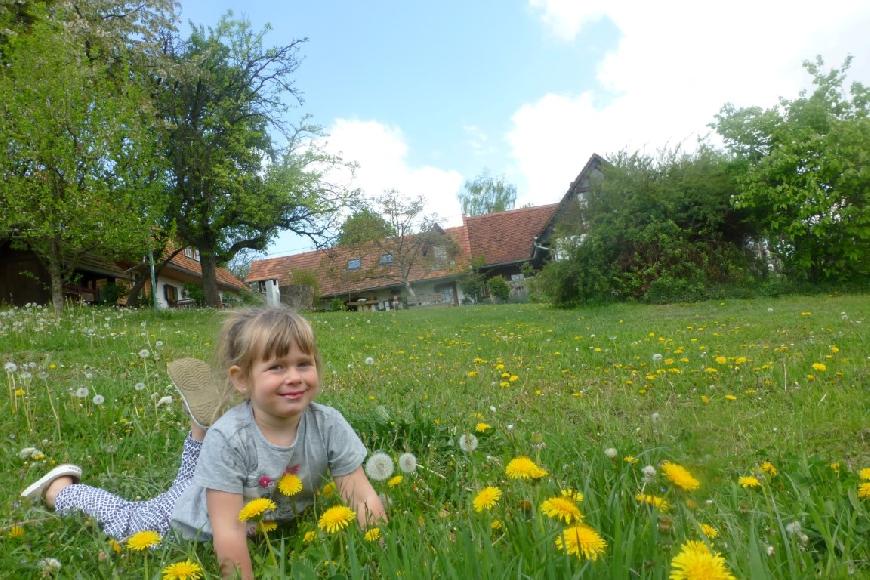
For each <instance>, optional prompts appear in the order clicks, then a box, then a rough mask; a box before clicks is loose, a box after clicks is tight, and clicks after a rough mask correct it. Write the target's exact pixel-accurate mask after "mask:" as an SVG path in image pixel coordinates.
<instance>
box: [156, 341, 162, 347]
mask: <svg viewBox="0 0 870 580" xmlns="http://www.w3.org/2000/svg"><path fill="white" fill-rule="evenodd" d="M154 346H156V347H157V348H162V347H163V341H162V340H158V341H157V342H155V343H154Z"/></svg>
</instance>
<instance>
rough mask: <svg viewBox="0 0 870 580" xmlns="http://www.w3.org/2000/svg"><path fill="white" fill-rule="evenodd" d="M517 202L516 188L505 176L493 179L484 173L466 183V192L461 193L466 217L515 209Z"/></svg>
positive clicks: (460, 198) (461, 201)
mask: <svg viewBox="0 0 870 580" xmlns="http://www.w3.org/2000/svg"><path fill="white" fill-rule="evenodd" d="M516 200H517V188H516V186H514V185H512V184H510V183H508V182H507V181H506V180H505V178H504V176H499V177H493V176H491V175H489V173H488V172H486V171H485V172H483V173H482V174H480V175H478V176H477V177H475V178H474V179H472V180H470V181H466V182H465V191H462V192H460V193H459V203H461V204H462V213H463V214H464V215H483V214H487V213H493V212H497V211H505V210H508V209H513V207H514V203H516Z"/></svg>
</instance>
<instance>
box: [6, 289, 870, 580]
mask: <svg viewBox="0 0 870 580" xmlns="http://www.w3.org/2000/svg"><path fill="white" fill-rule="evenodd" d="M868 316H870V298H868V296H866V295H851V296H835V297H833V296H823V297H819V296H816V297H801V296H798V297H789V298H779V299H758V300H743V301H735V300H728V301H725V302H704V303H698V304H690V305H671V306H639V305H617V306H609V307H602V308H595V309H584V310H574V311H561V310H553V309H549V308H547V307H543V306H538V305H511V306H483V307H463V308H454V309H418V310H412V311H400V312H387V313H325V314H314V315H312V316H311V319H312V321H313V324H314V327H315V330H316V332H317V335H318V338H319V342H320V347H321V350H322V353H323V358H324V361H325V366H324V373H323V374H324V376H323V377H322V383H323V390H322V394H321V395H320V399H319V400H320V402H322V403H326V404H330V405H333V406H335V407H337V408H339V409H340V410H341V411H342V412H343V413H344V414H345V416H346V417H347V418H348V419H349V420H350V422H351V424H352V425H354V427H356V429H357V430H358V432H359V433H360V435H361V437H362V438H363V440H364V442H365V443H366V445H367V446H368V447H369V450H370V451H375V450H382V451H385V452H387V453H389V454H390V455H392V456H393V458H394V459H397V458H398V456H399V454H401V453H403V452H406V451H408V452H412V453H414V454H415V455H416V457H417V461H418V464H419V466H418V468H417V471H416V472H415V473H414V474H410V475H409V474H406V475H405V476H404V478H403V480H402V481H401V482H399V483H398V484H397V485H394V486H392V487H389V486H388V485H387V482H375V485H376V487H377V488H378V489H379V490H380V491H383V492H384V493H386V495H387V496H388V497H389V500H390V503H391V507H390V517H391V520H390V523H389V524H388V525H387V526H385V527H383V529H382V530H381V532H382V541H380V542H367V541H365V540H364V539H363V535H362V532H361V531H359V530H357V529H355V528H351V529H348V530H345V531H344V532H341V533H338V534H335V535H329V534H326V533H324V532H322V531H318V529H317V518H318V515H319V513H321V512H322V511H323V509H324V507H328V506H329V505H331V502H334V501H335V500H334V499H332V498H323V499H322V500H321V501H319V502H318V504H317V505H316V506H315V509H314V510H312V512H311V513H307V514H305V515H304V516H303V517H302V518H300V521H299V523H298V525H297V526H294V527H292V528H289V529H282V530H278V531H276V532H272V533H271V534H270V535H269V536H268V537H265V538H263V537H261V538H258V539H252V540H251V553H252V555H253V557H254V558H255V569H256V571H257V572H258V574H260V575H261V576H263V577H269V576H270V575H272V576H274V577H280V575H281V574H282V573H284V574H288V575H289V574H291V573H292V574H293V575H294V577H295V576H298V577H323V578H329V577H339V578H342V577H365V576H368V577H397V576H402V577H404V578H409V577H410V578H420V577H423V578H426V577H438V578H445V577H447V578H463V579H464V578H508V577H510V578H526V577H531V578H570V577H613V578H666V577H668V575H669V573H670V572H671V560H672V558H673V557H674V556H675V555H676V554H677V552H678V551H679V550H680V546H681V545H682V544H683V543H684V542H685V541H686V540H701V539H704V536H703V535H702V534H701V531H700V524H708V525H710V526H713V527H715V528H716V530H717V531H718V537H716V538H710V539H706V541H707V542H709V544H710V546H711V547H712V549H713V551H716V552H720V553H721V554H722V556H723V557H724V558H725V561H726V563H727V566H728V568H729V569H730V570H731V572H732V573H733V574H734V575H735V576H737V577H740V578H768V577H769V578H799V577H819V576H821V577H824V578H840V577H862V576H867V575H870V519H868V508H870V499H862V498H861V497H860V496H859V485H860V481H859V474H858V472H859V470H860V469H861V468H866V467H870V445H868V438H870V422H868V417H870V408H868V383H870V381H868V378H867V377H868V376H870V373H868V362H870V358H868V354H870V348H868V346H870V345H868V325H870V320H868ZM219 321H220V314H219V313H214V312H210V311H177V312H176V311H174V312H160V313H151V312H125V311H115V310H103V309H95V308H88V309H73V310H70V311H68V312H67V314H66V315H65V317H64V318H63V320H62V321H61V322H59V323H58V322H56V321H55V320H54V319H53V317H52V315H51V314H50V313H49V312H47V311H46V310H40V309H17V310H2V311H0V364H5V363H10V362H11V363H14V364H15V365H16V366H17V370H15V371H14V372H7V373H4V375H3V376H4V378H5V380H6V384H7V392H6V394H5V395H4V397H3V400H2V404H3V405H4V410H5V412H4V413H3V415H2V419H0V422H2V425H3V433H4V438H3V453H2V458H0V461H2V467H3V469H2V472H0V485H2V486H3V488H4V489H6V490H7V493H6V494H5V496H4V497H5V499H4V500H3V504H2V505H3V511H2V522H0V523H2V538H0V542H2V544H3V549H2V550H0V576H4V577H5V576H9V575H14V576H17V577H30V576H37V575H38V574H39V571H40V563H39V562H40V560H42V559H44V558H56V559H58V560H59V561H60V562H61V565H62V568H61V569H60V571H59V572H57V574H58V575H59V576H60V577H71V578H72V577H77V576H78V577H86V578H92V577H105V578H114V577H122V578H128V577H159V573H160V570H161V569H162V568H163V567H164V566H166V565H167V564H170V563H173V562H177V561H179V560H183V559H186V558H190V559H192V560H194V561H198V562H200V563H201V564H202V566H203V567H204V568H205V569H206V570H207V572H208V575H207V577H216V576H215V575H214V573H215V569H216V566H215V561H214V556H213V554H212V552H211V547H210V546H208V545H198V544H192V543H184V542H178V541H164V542H163V544H162V545H161V546H160V547H159V548H158V549H156V550H154V551H152V552H150V553H147V554H144V555H143V554H142V553H134V552H129V551H127V550H126V549H123V550H122V551H121V553H115V552H114V551H113V550H112V548H111V547H110V545H109V543H108V542H107V541H106V538H105V536H103V535H102V534H101V533H100V532H99V530H98V529H97V528H96V526H95V525H94V524H93V523H91V522H88V521H87V520H86V519H85V518H81V517H77V518H65V519H61V518H58V517H56V516H54V515H53V514H52V513H50V512H47V511H45V510H44V509H43V508H41V507H38V506H31V505H27V504H22V503H20V502H18V500H17V494H18V492H19V491H20V489H21V488H23V486H24V485H26V484H27V483H29V482H30V481H31V480H32V479H35V478H36V477H38V476H39V475H40V474H41V473H42V472H44V471H45V470H46V468H47V467H48V466H49V465H51V464H54V463H60V462H74V463H78V464H80V465H82V466H83V468H84V470H85V482H87V483H91V484H94V485H99V486H103V487H106V488H108V489H110V490H113V491H117V492H118V493H120V494H122V495H125V496H128V497H131V498H147V497H150V496H152V495H154V494H156V493H158V492H159V491H162V490H163V489H164V488H165V487H166V486H167V485H168V483H169V482H170V481H171V479H172V477H173V475H174V471H175V469H176V466H177V461H178V456H179V451H180V446H181V442H182V440H183V438H184V433H185V429H186V424H187V420H186V417H185V416H184V414H183V412H182V410H181V408H180V404H179V403H178V400H177V396H175V393H174V389H173V388H172V386H171V385H170V382H169V379H168V377H167V375H166V372H165V363H166V361H169V360H172V359H173V358H177V357H182V356H198V357H204V358H207V357H210V355H211V351H212V349H213V346H214V345H213V341H214V337H215V335H216V330H217V327H218V324H219ZM146 351H147V352H146ZM25 367H28V368H27V370H26V371H25ZM30 367H32V368H30ZM28 375H29V378H28ZM137 385H138V387H137ZM85 388H86V389H87V395H86V396H83V397H81V398H79V397H78V396H77V394H83V393H84V390H85ZM97 394H98V395H101V396H102V397H103V398H104V402H103V403H102V404H99V405H98V404H95V402H94V400H93V397H94V395H97ZM167 395H169V396H173V399H174V400H173V402H172V403H171V404H162V405H159V406H158V402H159V401H160V399H161V398H162V397H164V396H167ZM98 400H99V399H98ZM481 424H485V425H488V426H489V427H488V428H484V425H481ZM479 428H480V429H484V430H483V431H482V432H478V431H477V430H478V429H479ZM464 433H473V434H475V435H476V437H477V438H478V440H479V446H478V447H477V449H476V450H475V451H473V452H470V453H466V452H464V451H462V450H460V449H459V448H458V445H457V440H458V438H459V437H460V436H461V435H462V434H464ZM26 447H34V448H36V449H37V450H38V452H40V453H41V454H43V455H44V457H43V458H41V459H40V455H36V457H35V458H34V457H30V458H22V457H21V451H22V449H24V448H26ZM610 448H612V449H614V450H615V451H616V455H615V456H614V457H612V458H611V457H609V456H608V455H607V454H606V453H605V450H608V449H610ZM611 454H612V452H611ZM517 456H528V457H530V458H531V459H532V460H533V461H534V462H535V463H536V464H537V465H538V466H539V467H541V468H543V469H545V470H546V471H547V475H546V476H544V477H541V478H540V479H536V480H516V479H511V478H508V477H507V476H506V474H505V468H506V466H507V464H508V462H509V461H510V460H511V459H512V458H515V457H517ZM627 456H630V457H629V459H631V458H634V460H633V461H634V462H631V461H627V460H626V459H625V458H626V457H627ZM663 461H671V462H674V463H677V464H680V465H682V466H684V467H685V468H686V469H688V470H689V471H690V472H691V474H692V475H693V476H694V477H695V478H696V479H697V480H698V481H699V482H700V487H699V488H698V489H697V490H694V491H682V490H680V489H679V488H678V487H677V486H676V485H674V484H673V483H671V482H670V481H668V479H667V478H666V477H665V476H664V472H663V471H664V470H663V469H662V462H663ZM765 461H769V462H771V463H772V465H773V466H775V468H776V470H777V472H778V473H777V475H775V476H773V475H770V474H769V473H767V472H763V471H762V470H761V469H760V465H761V464H762V463H763V462H765ZM645 466H652V467H653V468H655V470H656V474H655V475H654V476H652V477H651V478H646V479H645V477H644V475H643V473H642V469H643V468H644V467H645ZM749 475H754V476H756V478H757V479H758V481H759V483H760V486H759V487H757V488H744V487H741V486H740V485H738V478H739V477H741V476H749ZM487 486H492V487H497V488H498V489H499V490H500V491H501V497H500V499H499V500H498V501H497V502H496V503H495V505H494V506H493V507H492V508H491V509H484V510H483V511H481V512H477V511H476V510H475V509H474V508H473V499H474V497H475V495H476V494H477V493H478V492H479V491H480V490H481V489H483V488H484V487H487ZM569 488H570V489H572V490H576V491H580V492H582V494H583V496H584V499H583V501H582V502H580V503H579V508H580V511H581V512H582V514H583V516H584V522H585V524H588V525H589V526H590V527H591V528H592V529H594V530H596V531H597V532H598V533H599V534H600V535H601V537H602V538H603V539H604V540H605V541H606V543H607V546H606V549H605V551H604V553H603V554H602V555H601V556H600V557H599V558H598V559H597V560H594V561H590V560H588V559H585V558H580V557H577V556H575V555H570V554H566V553H565V552H563V551H560V550H558V549H557V547H556V540H557V538H562V537H563V535H562V534H563V530H565V528H566V525H565V524H564V523H561V522H559V521H556V520H554V519H551V518H549V517H547V516H546V515H545V514H544V513H543V511H542V510H541V504H542V503H543V502H544V501H545V500H547V499H548V498H552V497H555V496H559V495H560V492H561V491H562V490H565V489H569ZM641 492H642V493H643V494H645V495H648V496H656V497H660V498H662V499H663V500H665V501H666V502H667V503H668V504H669V505H668V509H667V510H666V511H660V510H657V509H653V508H651V507H649V506H646V505H640V504H639V502H638V500H637V499H636V496H637V495H638V494H639V493H641ZM795 522H798V524H799V527H798V525H796V524H795ZM494 524H495V527H493V525H494ZM307 532H316V534H308V538H307V539H308V540H311V541H306V534H307ZM311 536H314V538H313V540H312V539H311ZM573 537H574V536H570V535H569V536H567V539H571V538H573ZM569 543H570V542H569Z"/></svg>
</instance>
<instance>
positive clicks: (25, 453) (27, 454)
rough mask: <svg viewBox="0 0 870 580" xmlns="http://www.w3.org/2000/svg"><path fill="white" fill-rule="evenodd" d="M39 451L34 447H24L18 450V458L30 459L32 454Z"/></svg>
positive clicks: (37, 453)
mask: <svg viewBox="0 0 870 580" xmlns="http://www.w3.org/2000/svg"><path fill="white" fill-rule="evenodd" d="M39 454H40V451H39V449H37V448H36V447H25V448H23V449H22V450H21V451H19V452H18V458H19V459H30V458H32V457H33V456H34V455H39Z"/></svg>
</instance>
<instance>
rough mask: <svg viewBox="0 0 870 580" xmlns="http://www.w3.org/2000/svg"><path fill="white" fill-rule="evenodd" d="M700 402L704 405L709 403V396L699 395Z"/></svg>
mask: <svg viewBox="0 0 870 580" xmlns="http://www.w3.org/2000/svg"><path fill="white" fill-rule="evenodd" d="M701 402H702V403H704V404H705V405H709V404H710V397H708V396H707V395H701Z"/></svg>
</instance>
